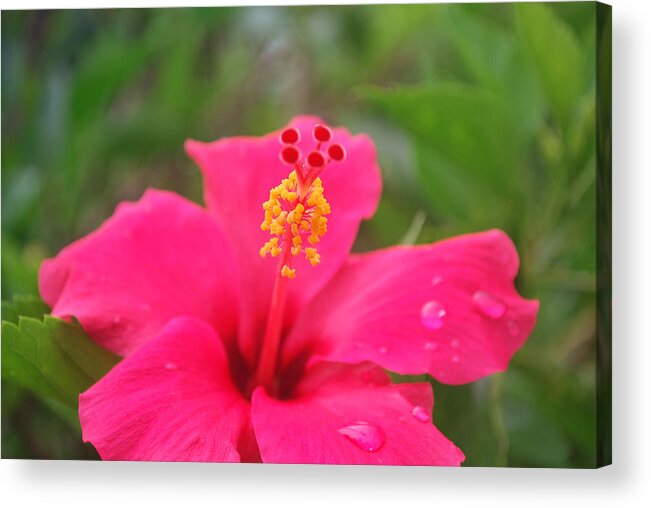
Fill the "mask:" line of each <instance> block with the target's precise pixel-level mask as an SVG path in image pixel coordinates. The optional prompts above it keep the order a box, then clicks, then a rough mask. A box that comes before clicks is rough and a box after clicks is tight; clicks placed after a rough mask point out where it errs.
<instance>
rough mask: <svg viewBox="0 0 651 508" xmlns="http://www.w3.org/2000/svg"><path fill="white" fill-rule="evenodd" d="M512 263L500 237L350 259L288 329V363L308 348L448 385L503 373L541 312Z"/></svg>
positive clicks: (479, 236) (510, 245)
mask: <svg viewBox="0 0 651 508" xmlns="http://www.w3.org/2000/svg"><path fill="white" fill-rule="evenodd" d="M518 264H519V262H518V255H517V252H516V250H515V247H514V246H513V243H512V242H511V240H510V239H509V237H508V236H507V235H506V234H505V233H503V232H502V231H497V230H493V231H488V232H484V233H477V234H471V235H464V236H460V237H457V238H452V239H450V240H446V241H442V242H438V243H435V244H432V245H427V246H419V247H395V248H391V249H386V250H382V251H377V252H373V253H370V254H364V255H360V256H353V257H352V258H351V259H350V260H349V262H348V263H347V264H346V265H345V266H344V267H343V268H342V270H341V271H340V272H339V273H338V274H337V275H336V276H335V278H334V279H333V280H332V282H331V283H330V284H329V285H328V286H327V287H326V288H325V289H324V290H323V291H322V292H321V293H320V294H319V295H318V296H317V297H316V298H315V299H314V300H313V301H312V302H310V305H309V306H308V307H307V308H306V310H305V312H304V313H303V315H302V316H301V319H300V320H299V322H298V323H297V324H296V326H295V327H294V329H293V330H292V334H291V336H290V337H289V338H288V340H287V343H286V344H285V348H284V351H283V357H284V360H285V364H287V363H288V362H289V361H291V360H292V359H294V358H296V357H297V356H298V355H299V353H301V354H303V355H305V354H306V350H307V351H308V352H309V353H312V354H316V355H318V356H320V357H322V358H325V359H328V360H330V361H338V362H346V363H358V362H361V361H366V360H370V361H373V362H375V363H378V364H379V365H382V366H383V367H384V368H386V369H389V370H392V371H394V372H399V373H402V374H423V373H429V374H431V375H432V376H434V377H435V378H436V379H438V380H439V381H441V382H443V383H450V384H461V383H468V382H471V381H474V380H476V379H478V378H481V377H483V376H486V375H489V374H492V373H494V372H498V371H503V370H505V369H506V367H507V365H508V363H509V361H510V359H511V357H512V356H513V355H514V354H515V352H516V351H517V350H518V349H519V348H520V347H521V346H522V344H523V343H524V342H525V340H526V339H527V337H528V336H529V334H530V333H531V331H532V329H533V327H534V324H535V321H536V314H537V312H538V302H537V301H535V300H525V299H523V298H522V297H521V296H520V295H519V294H518V293H517V291H516V290H515V288H514V285H513V281H514V278H515V275H516V273H517V271H518ZM316 360H317V358H313V360H312V361H316Z"/></svg>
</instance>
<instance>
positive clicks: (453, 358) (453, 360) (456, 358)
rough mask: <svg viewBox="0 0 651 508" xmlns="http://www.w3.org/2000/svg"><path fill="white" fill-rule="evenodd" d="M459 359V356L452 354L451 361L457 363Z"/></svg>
mask: <svg viewBox="0 0 651 508" xmlns="http://www.w3.org/2000/svg"><path fill="white" fill-rule="evenodd" d="M460 361H461V358H459V357H458V356H457V355H454V356H453V357H452V363H459V362H460Z"/></svg>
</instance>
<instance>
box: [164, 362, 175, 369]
mask: <svg viewBox="0 0 651 508" xmlns="http://www.w3.org/2000/svg"><path fill="white" fill-rule="evenodd" d="M165 368H166V369H167V370H176V369H178V367H177V365H176V364H175V363H172V362H169V363H166V364H165Z"/></svg>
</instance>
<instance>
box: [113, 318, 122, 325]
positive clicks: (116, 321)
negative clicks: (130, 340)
mask: <svg viewBox="0 0 651 508" xmlns="http://www.w3.org/2000/svg"><path fill="white" fill-rule="evenodd" d="M113 322H114V323H115V324H116V325H118V324H120V323H121V322H122V318H121V317H120V316H113Z"/></svg>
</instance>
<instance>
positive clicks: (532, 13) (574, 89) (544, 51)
mask: <svg viewBox="0 0 651 508" xmlns="http://www.w3.org/2000/svg"><path fill="white" fill-rule="evenodd" d="M592 8H593V9H594V6H593V7H592ZM515 12H516V23H517V26H518V31H519V34H520V37H521V38H522V40H523V41H524V43H525V46H526V47H527V49H528V51H529V53H530V55H531V57H532V59H533V61H534V64H535V66H536V69H537V71H538V74H539V76H540V79H541V82H542V85H543V89H544V91H545V95H546V96H547V100H548V101H549V103H550V105H551V109H552V112H553V113H554V115H555V116H556V118H557V120H558V122H559V124H560V125H561V127H563V128H564V129H567V127H568V125H569V124H570V121H571V117H572V115H573V110H574V106H575V104H576V103H577V100H578V98H579V96H580V94H581V88H582V76H583V73H582V69H583V67H584V60H583V57H582V50H581V47H580V45H579V42H578V40H577V38H576V35H575V34H574V32H572V30H571V29H570V27H569V26H567V25H566V24H565V23H564V22H563V20H561V19H560V18H558V17H557V16H556V15H555V14H554V12H553V11H552V10H551V9H550V8H549V7H547V6H545V5H543V4H541V3H521V4H516V11H515Z"/></svg>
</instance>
